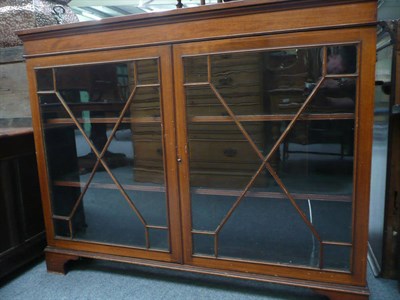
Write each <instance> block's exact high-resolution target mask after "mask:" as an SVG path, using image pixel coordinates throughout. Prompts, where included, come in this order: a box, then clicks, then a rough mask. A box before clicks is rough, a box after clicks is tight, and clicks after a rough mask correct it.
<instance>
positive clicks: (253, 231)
mask: <svg viewBox="0 0 400 300" xmlns="http://www.w3.org/2000/svg"><path fill="white" fill-rule="evenodd" d="M295 2H296V3H294V1H283V2H282V1H250V2H233V3H230V4H221V6H207V7H201V9H199V10H197V9H193V10H192V9H188V10H180V11H179V12H175V11H174V12H165V13H162V14H157V15H152V14H150V15H140V16H132V17H126V18H124V19H120V20H118V19H114V20H109V21H104V23H101V24H100V25H99V26H100V27H97V25H96V26H95V27H93V25H91V24H86V25H74V26H71V25H70V27H68V28H66V27H63V28H62V34H63V36H62V37H60V36H59V33H60V32H59V29H60V28H53V29H42V30H33V31H26V32H22V33H21V34H20V36H21V38H22V39H23V40H25V43H26V52H27V62H28V72H29V74H30V75H29V77H30V78H31V79H32V82H33V83H32V87H35V86H37V90H32V93H31V94H32V103H33V109H34V112H35V115H36V116H37V118H36V120H35V122H36V124H37V127H38V128H39V127H40V128H43V132H42V131H38V133H37V136H38V139H39V140H38V141H39V143H38V145H39V146H40V147H39V148H40V149H38V151H39V152H40V153H41V159H40V165H41V176H42V177H43V178H44V180H43V183H47V184H45V185H44V187H43V189H44V191H45V193H44V203H46V219H47V221H48V225H49V247H48V248H47V251H46V253H47V254H46V255H47V263H48V269H49V270H52V271H58V272H64V264H65V262H66V261H68V260H71V259H77V258H79V257H96V258H100V259H112V260H118V261H125V262H132V263H138V264H145V265H152V266H160V267H165V268H174V269H180V270H185V271H194V272H200V273H208V274H215V275H226V276H234V277H240V278H247V279H254V280H259V281H265V282H275V283H285V284H290V285H297V286H308V287H309V288H312V289H314V290H317V291H318V292H320V293H323V294H327V295H328V296H330V297H331V298H332V299H346V297H347V299H366V298H367V297H368V291H367V288H366V274H365V260H366V246H367V229H366V222H365V220H366V218H367V213H368V182H369V172H370V164H369V160H370V147H371V133H370V125H371V101H370V100H371V95H372V92H371V91H372V89H373V84H372V83H373V63H374V59H375V57H374V50H373V43H371V41H373V39H374V37H375V27H374V26H372V25H371V26H366V25H365V24H368V23H369V22H371V23H372V22H374V18H375V14H374V13H375V3H374V2H373V1H354V2H353V1H346V3H344V2H340V3H339V2H337V1H324V3H323V4H321V2H315V3H314V2H310V1H305V2H303V1H295ZM303 3H304V4H307V5H306V6H305V7H304V8H302V9H299V10H298V9H297V8H298V7H299V5H300V6H301V4H303ZM200 10H201V13H199V14H196V13H195V12H197V11H200ZM349 10H351V11H357V12H358V14H357V16H354V15H352V16H351V17H350V16H349V14H348V13H346V12H348V11H349ZM316 14H318V15H321V16H322V15H323V16H324V18H321V19H318V18H315V17H314V16H315V15H316ZM293 16H296V19H295V20H294V21H290V20H293ZM223 17H224V18H223ZM282 20H285V22H282ZM226 24H230V26H226ZM243 24H245V26H243ZM298 24H308V25H307V29H308V30H306V31H303V30H302V29H298V28H297V26H298ZM350 24H351V26H350ZM359 24H362V26H359ZM183 25H184V26H185V30H184V31H182V30H176V29H177V28H181V26H183ZM99 28H101V29H102V30H99ZM275 33H279V34H275ZM83 36H85V37H86V39H85V43H83V42H82V37H83ZM138 37H140V38H138ZM54 40H57V41H58V43H57V45H58V46H59V48H58V49H56V50H54V49H53V46H54V43H53V41H54ZM61 41H62V42H61ZM100 41H101V42H100ZM39 42H40V43H39ZM38 44H40V49H39V48H37V47H36V46H37V45H38ZM35 45H36V46H35ZM343 45H346V46H349V47H352V48H353V49H354V50H356V51H355V55H354V57H353V58H354V59H355V61H357V62H358V63H357V68H356V70H353V71H351V72H350V71H347V72H345V71H343V70H341V71H338V72H332V71H330V70H329V68H328V67H327V64H328V61H329V60H328V57H329V51H330V49H335V50H339V49H340V48H339V47H344V46H343ZM288 49H289V50H291V51H288ZM53 51H56V52H53ZM277 51H278V54H279V53H281V52H285V51H286V52H285V53H289V54H290V55H295V54H296V53H297V54H298V55H299V57H302V54H301V53H307V60H306V61H303V62H304V63H302V64H301V65H304V66H305V68H306V71H304V70H300V71H296V73H295V74H304V73H305V74H307V77H308V75H309V74H317V75H318V74H319V76H314V77H311V78H310V79H312V81H313V82H312V83H313V84H311V85H310V86H311V87H312V88H311V90H310V91H309V92H308V93H304V92H303V91H301V94H299V95H297V94H296V96H299V97H301V101H298V103H297V104H296V105H297V106H296V107H294V108H293V109H291V110H289V111H285V112H281V111H276V110H275V111H274V110H273V109H272V108H273V103H272V102H274V101H275V100H276V101H278V103H279V101H280V100H282V97H283V95H282V94H276V95H275V96H276V97H278V98H276V99H275V100H271V99H272V96H274V95H273V93H272V92H271V90H270V89H268V83H269V81H272V80H273V78H272V77H271V73H268V72H267V69H268V66H269V67H270V66H271V63H270V62H269V63H268V59H267V58H271V57H273V60H276V59H278V58H277V57H278V56H277V55H278V54H277ZM48 54H51V55H48ZM279 55H280V54H279ZM42 56H43V57H42ZM66 62H68V65H66ZM98 64H110V65H116V64H118V65H121V64H123V65H125V66H126V70H128V74H127V76H128V77H127V78H128V82H129V88H128V91H129V92H128V93H127V96H126V97H125V99H123V101H122V103H121V105H120V106H118V107H117V106H115V109H114V110H112V111H107V114H108V116H104V115H103V116H100V115H99V116H97V117H95V118H90V119H85V118H78V117H77V116H76V114H74V110H73V109H71V108H72V107H73V102H72V101H69V100H68V99H66V97H63V95H60V94H59V91H58V84H57V83H58V80H59V78H57V76H51V75H52V74H53V73H54V74H58V73H60V72H62V70H63V68H79V66H80V65H89V66H90V65H98ZM146 65H147V66H146ZM148 65H151V66H152V67H149V66H148ZM278 65H279V64H278ZM291 65H292V63H288V64H286V63H285V64H283V68H281V69H280V70H281V72H282V74H281V75H282V76H283V75H285V72H289V71H290V66H291ZM94 69H95V68H93V70H94ZM273 69H274V68H273ZM361 70H362V72H361ZM313 72H317V73H313ZM46 73H47V74H50V75H48V81H49V82H50V83H49V84H47V85H43V84H39V83H40V79H39V78H40V77H41V76H45V75H46ZM143 74H151V76H150V77H146V78H147V79H146V80H144V79H143V76H144V75H143ZM287 75H288V76H286V79H287V82H288V83H289V84H293V86H296V84H304V79H303V77H302V79H301V80H294V77H293V76H291V75H292V74H290V72H289V73H288V74H287ZM76 76H78V77H79V76H84V74H79V73H77V75H76ZM112 76H114V75H112ZM302 76H304V75H302ZM348 79H352V80H354V82H355V83H356V86H357V89H356V93H355V95H354V96H353V98H352V100H353V101H354V102H355V103H356V106H353V107H351V108H350V109H349V108H347V109H342V108H340V107H339V108H338V107H337V105H336V104H338V100H335V99H330V101H328V102H324V103H323V104H324V105H320V103H319V102H318V101H319V99H318V95H319V93H321V91H322V90H323V88H325V85H326V84H327V83H328V82H331V81H332V82H333V83H336V85H339V83H341V82H342V81H344V80H348ZM35 80H36V81H37V83H38V84H37V85H35ZM110 80H111V79H110ZM293 82H294V83H293ZM303 89H304V87H302V90H303ZM339 91H340V90H339ZM128 94H129V95H128ZM45 95H47V96H49V95H50V96H51V97H53V98H54V100H55V102H56V103H60V104H61V106H60V114H59V115H46V113H45V111H44V110H43V109H42V108H43V107H44V106H45V105H46V104H45V102H44V96H45ZM279 97H280V98H279ZM284 97H285V99H286V98H289V103H291V102H290V101H291V95H286V96H284ZM285 101H286V100H285ZM97 104H98V103H94V102H93V103H91V102H88V103H87V105H88V106H87V107H88V110H89V111H90V110H92V109H95V108H96V109H97V107H98V106H96V105H97ZM284 104H285V103H284ZM355 107H357V109H355ZM127 112H129V115H127V114H126V113H127ZM61 115H63V117H60V116H61ZM347 121H349V122H351V123H352V124H356V125H357V126H354V131H352V133H351V134H350V136H349V140H350V141H351V144H354V145H355V152H354V153H353V154H352V155H348V156H346V157H344V158H343V159H341V158H340V157H339V156H327V155H325V156H323V155H315V154H314V153H312V151H311V150H310V149H306V151H305V152H304V153H296V154H293V155H290V156H289V157H288V158H287V159H286V160H285V161H284V162H282V163H279V164H278V163H277V161H279V155H277V154H279V153H280V152H281V151H282V150H281V149H282V148H283V147H284V144H285V143H286V142H288V141H290V139H291V138H293V136H292V134H293V133H296V132H300V130H302V131H301V132H302V134H303V135H304V136H305V139H308V140H310V139H311V138H313V137H314V136H313V135H314V133H313V132H312V130H310V129H309V128H311V129H314V128H318V126H319V124H320V123H321V124H324V125H326V124H328V123H329V122H331V124H334V126H335V129H336V130H338V131H340V132H341V133H343V132H344V129H343V128H341V126H338V124H340V123H342V122H347ZM301 122H308V123H309V124H311V125H313V126H309V127H308V128H305V129H304V128H301V126H302V125H301V124H302V123H301ZM55 124H62V125H63V126H65V125H70V126H72V127H73V128H74V142H72V141H71V142H70V144H71V145H73V146H71V147H72V148H75V150H74V151H76V156H79V155H80V154H79V153H81V152H83V151H87V150H92V151H93V153H94V155H95V164H94V165H93V168H91V170H89V171H88V172H87V173H86V174H78V176H77V174H74V175H72V174H71V175H70V174H64V176H62V177H61V178H57V179H56V180H54V178H52V177H51V176H49V174H48V171H47V170H48V168H47V167H50V168H51V159H50V160H49V155H48V153H47V152H46V151H48V149H49V147H48V146H49V145H48V144H47V143H46V141H45V143H43V135H44V136H45V137H46V135H48V133H47V130H48V129H49V128H50V127H51V126H54V125H55ZM85 124H86V125H87V126H89V125H92V124H107V126H108V129H109V130H108V132H107V138H108V139H107V142H106V143H105V146H104V147H101V148H97V149H96V147H94V145H93V144H92V143H91V142H90V139H89V137H88V135H87V133H85V130H84V125H85ZM122 125H123V126H124V128H129V129H130V130H125V131H126V132H123V133H124V134H126V136H125V137H120V136H118V139H116V138H115V133H116V132H117V131H118V130H119V128H120V126H122ZM298 126H300V129H298V128H297V127H298ZM323 128H324V130H325V132H323V133H322V136H323V138H324V139H326V140H327V141H326V142H324V145H323V146H324V147H326V146H329V147H331V146H330V145H331V144H335V145H337V144H338V141H337V140H336V136H332V135H329V134H328V131H330V130H329V126H325V127H323ZM121 133H122V131H121ZM295 138H299V134H297V135H295ZM321 138H322V137H321ZM113 149H118V151H121V152H123V153H124V154H125V155H126V156H127V157H128V158H129V161H131V162H132V161H133V164H127V165H125V166H120V167H116V168H112V167H110V166H109V164H108V162H107V160H106V155H105V153H106V152H107V151H113ZM303 150H304V149H303ZM71 152H72V150H71ZM46 155H47V157H46ZM59 155H60V156H61V157H62V156H63V155H67V154H65V153H60V154H59ZM46 166H47V167H46ZM50 173H51V172H50ZM75 173H76V172H75ZM238 174H239V176H237V175H238ZM76 176H77V177H76ZM60 187H62V188H65V189H71V190H75V191H76V192H77V195H78V194H79V196H77V197H75V199H72V202H73V203H74V206H73V207H72V209H70V211H68V212H64V213H63V214H61V215H60V214H54V212H53V211H52V210H51V205H49V204H50V203H53V202H60V199H58V198H57V197H54V194H52V191H53V190H54V189H57V188H60ZM80 205H83V207H84V212H85V224H86V225H87V226H86V227H85V228H84V229H82V230H79V231H74V230H72V229H73V228H72V227H73V224H74V221H75V220H76V217H77V212H78V207H79V206H80ZM56 220H57V222H63V224H64V225H65V226H66V227H67V228H69V231H68V234H67V235H61V236H60V232H59V231H58V230H57V228H55V229H54V226H53V225H54V223H55V221H56Z"/></svg>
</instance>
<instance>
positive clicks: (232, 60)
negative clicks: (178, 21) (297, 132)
mask: <svg viewBox="0 0 400 300" xmlns="http://www.w3.org/2000/svg"><path fill="white" fill-rule="evenodd" d="M321 49H322V48H309V49H289V50H280V51H276V50H274V51H262V52H251V53H249V52H243V53H229V54H215V55H210V56H196V57H186V58H184V60H183V63H184V68H185V82H186V97H187V99H186V100H187V107H188V115H189V116H227V115H228V111H227V110H226V108H224V106H223V104H222V102H221V101H224V102H225V103H226V104H227V105H228V106H229V109H230V110H232V111H233V112H234V113H235V114H237V115H263V114H288V113H289V114H291V113H295V112H296V111H297V110H298V108H299V107H300V106H301V104H302V103H303V102H304V101H305V99H306V98H307V93H309V92H310V91H311V90H312V89H313V87H314V86H315V82H317V80H318V79H319V78H320V77H321V74H322V61H321V57H322V54H321V53H322V52H321V51H322V50H321ZM208 58H209V61H210V62H209V64H210V65H208ZM208 67H209V68H210V71H211V73H210V75H211V78H210V82H208V81H209V79H208V75H207V74H208ZM207 82H208V84H207ZM195 83H197V84H198V83H205V84H203V85H200V86H199V85H195ZM221 99H222V100H221Z"/></svg>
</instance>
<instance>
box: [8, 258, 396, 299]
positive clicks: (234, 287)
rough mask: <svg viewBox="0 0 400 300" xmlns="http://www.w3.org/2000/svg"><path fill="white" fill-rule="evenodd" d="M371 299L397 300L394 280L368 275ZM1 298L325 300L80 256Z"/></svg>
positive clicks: (32, 271)
mask: <svg viewBox="0 0 400 300" xmlns="http://www.w3.org/2000/svg"><path fill="white" fill-rule="evenodd" d="M368 281H369V286H370V290H371V297H370V299H371V300H391V299H393V300H395V299H397V300H398V299H400V293H399V291H398V288H397V282H396V281H394V280H384V279H377V278H374V277H373V276H372V273H371V272H369V274H368ZM0 299H1V300H22V299H23V300H29V299H35V300H36V299H40V300H44V299H57V300H58V299H68V300H69V299H96V300H97V299H146V300H147V299H155V300H157V299H163V300H169V299H171V300H177V299H196V300H197V299H223V300H224V299H229V300H235V299H237V300H250V299H265V300H266V299H277V300H278V299H279V300H288V299H291V300H303V299H304V300H305V299H310V300H311V299H324V298H323V297H320V296H317V295H314V294H313V293H312V292H311V291H308V290H307V289H300V288H292V287H283V286H278V285H272V284H265V283H257V282H249V281H243V280H233V279H226V278H219V277H211V276H205V275H196V274H189V273H183V272H176V271H166V270H158V269H152V268H145V267H138V266H133V265H128V264H122V263H112V262H104V261H90V260H82V261H79V262H74V263H73V265H71V266H70V268H69V272H68V273H67V275H65V276H62V275H56V274H51V273H47V271H46V266H45V263H44V262H43V261H39V262H36V263H34V264H32V265H31V266H29V267H27V268H25V269H23V270H22V271H20V272H19V273H17V274H16V275H14V276H13V277H9V278H7V279H6V280H5V281H4V280H3V282H0Z"/></svg>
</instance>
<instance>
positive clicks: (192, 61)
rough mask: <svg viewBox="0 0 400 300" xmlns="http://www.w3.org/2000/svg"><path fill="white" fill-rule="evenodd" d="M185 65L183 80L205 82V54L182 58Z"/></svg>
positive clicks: (206, 79)
mask: <svg viewBox="0 0 400 300" xmlns="http://www.w3.org/2000/svg"><path fill="white" fill-rule="evenodd" d="M183 65H184V67H185V82H207V81H208V67H207V56H193V57H185V58H183Z"/></svg>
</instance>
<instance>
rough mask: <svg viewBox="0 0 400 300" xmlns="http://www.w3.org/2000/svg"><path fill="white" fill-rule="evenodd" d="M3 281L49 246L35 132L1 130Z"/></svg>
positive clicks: (0, 261) (0, 268) (0, 262)
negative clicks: (45, 228)
mask: <svg viewBox="0 0 400 300" xmlns="http://www.w3.org/2000/svg"><path fill="white" fill-rule="evenodd" d="M0 143H1V149H0V171H1V180H0V238H1V247H0V278H1V277H3V276H6V275H8V274H10V273H12V272H13V271H15V270H16V269H18V268H20V267H22V266H23V265H25V264H27V263H29V262H30V261H32V260H34V259H35V258H38V257H40V256H43V249H44V248H45V246H46V241H45V232H44V223H43V214H42V206H41V202H40V190H39V182H38V174H37V165H36V156H35V147H34V143H33V132H32V128H0Z"/></svg>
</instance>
